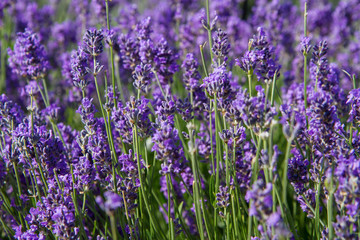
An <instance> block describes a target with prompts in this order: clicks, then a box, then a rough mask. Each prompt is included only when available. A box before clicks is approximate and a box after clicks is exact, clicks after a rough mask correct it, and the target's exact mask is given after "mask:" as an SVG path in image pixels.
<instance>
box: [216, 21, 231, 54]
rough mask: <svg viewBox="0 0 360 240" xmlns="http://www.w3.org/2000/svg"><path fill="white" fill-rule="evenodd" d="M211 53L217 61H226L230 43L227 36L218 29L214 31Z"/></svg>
mask: <svg viewBox="0 0 360 240" xmlns="http://www.w3.org/2000/svg"><path fill="white" fill-rule="evenodd" d="M213 42H214V43H213V47H212V51H213V53H214V54H215V56H216V57H217V58H218V59H223V60H224V61H226V56H227V55H228V53H229V51H230V42H229V39H228V36H227V34H226V33H225V32H223V30H221V29H220V28H219V29H218V30H217V31H216V33H215V37H214V38H213Z"/></svg>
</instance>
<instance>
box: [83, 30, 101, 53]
mask: <svg viewBox="0 0 360 240" xmlns="http://www.w3.org/2000/svg"><path fill="white" fill-rule="evenodd" d="M103 39H104V35H103V32H102V30H101V29H100V30H97V29H93V30H91V29H89V30H87V31H86V33H85V35H84V37H83V44H84V52H85V53H87V54H89V55H91V56H98V55H99V54H100V53H102V51H103V43H102V40H103Z"/></svg>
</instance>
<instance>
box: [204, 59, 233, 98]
mask: <svg viewBox="0 0 360 240" xmlns="http://www.w3.org/2000/svg"><path fill="white" fill-rule="evenodd" d="M203 81H204V83H203V84H202V85H201V87H202V88H203V89H204V90H206V92H207V94H208V95H209V96H210V97H211V98H214V97H215V96H216V97H217V98H218V99H227V98H228V97H229V96H231V95H232V94H233V91H232V88H231V85H230V81H231V74H230V73H228V72H227V70H226V68H225V67H224V66H221V67H218V68H215V69H214V72H212V73H211V74H210V75H209V77H206V78H204V80H203Z"/></svg>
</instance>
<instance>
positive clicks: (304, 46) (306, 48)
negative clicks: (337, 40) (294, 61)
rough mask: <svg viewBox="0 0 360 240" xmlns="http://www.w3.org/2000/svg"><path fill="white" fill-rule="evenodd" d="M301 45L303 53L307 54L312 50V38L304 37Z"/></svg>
mask: <svg viewBox="0 0 360 240" xmlns="http://www.w3.org/2000/svg"><path fill="white" fill-rule="evenodd" d="M300 47H301V53H302V54H304V55H307V54H308V53H309V52H310V50H311V47H312V46H311V45H310V38H309V37H303V38H302V39H301V42H300Z"/></svg>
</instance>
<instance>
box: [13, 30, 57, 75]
mask: <svg viewBox="0 0 360 240" xmlns="http://www.w3.org/2000/svg"><path fill="white" fill-rule="evenodd" d="M8 54H9V66H10V68H11V69H12V71H13V73H15V74H18V75H20V76H23V77H26V78H27V79H38V78H42V77H43V76H44V75H45V73H46V72H47V70H48V69H49V68H50V64H49V62H48V59H47V55H46V52H45V49H44V46H43V45H41V43H40V40H39V37H38V35H37V34H36V33H33V32H32V31H31V30H30V29H26V30H25V32H23V33H18V35H17V38H16V41H15V45H14V50H13V51H12V50H11V49H8Z"/></svg>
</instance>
